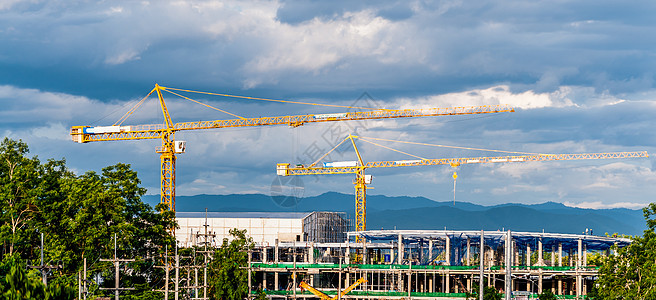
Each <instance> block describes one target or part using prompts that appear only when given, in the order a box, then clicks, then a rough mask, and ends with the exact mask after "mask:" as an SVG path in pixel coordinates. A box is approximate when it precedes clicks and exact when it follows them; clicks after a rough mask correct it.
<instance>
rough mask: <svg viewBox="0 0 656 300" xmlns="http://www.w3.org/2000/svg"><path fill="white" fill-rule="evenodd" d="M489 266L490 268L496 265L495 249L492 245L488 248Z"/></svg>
mask: <svg viewBox="0 0 656 300" xmlns="http://www.w3.org/2000/svg"><path fill="white" fill-rule="evenodd" d="M487 266H488V267H490V268H491V267H492V266H494V249H492V248H491V247H490V249H488V250H487Z"/></svg>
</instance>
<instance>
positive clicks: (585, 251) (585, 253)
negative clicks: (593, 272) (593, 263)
mask: <svg viewBox="0 0 656 300" xmlns="http://www.w3.org/2000/svg"><path fill="white" fill-rule="evenodd" d="M583 266H584V267H587V266H588V245H583Z"/></svg>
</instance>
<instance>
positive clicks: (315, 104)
mask: <svg viewBox="0 0 656 300" xmlns="http://www.w3.org/2000/svg"><path fill="white" fill-rule="evenodd" d="M160 89H161V90H163V91H167V92H169V93H171V94H173V95H176V96H178V97H180V98H183V99H186V100H189V101H192V102H195V103H197V104H200V105H203V106H206V107H209V108H211V109H214V110H218V111H220V112H223V113H226V114H229V115H231V116H234V117H237V118H240V119H244V120H245V118H244V117H241V116H238V115H236V114H233V113H230V112H227V111H224V110H221V109H219V108H216V107H213V106H211V105H208V104H205V103H202V102H199V101H196V100H193V99H191V98H188V97H185V96H183V95H180V94H178V93H174V92H172V91H171V90H174V91H179V92H188V93H196V94H205V95H212V96H221V97H229V98H239V99H247V100H258V101H269V102H279V103H291V104H303V105H314V106H326V107H339V108H353V109H367V110H384V111H392V109H386V108H372V107H360V106H347V105H336V104H321V103H311V102H300V101H289V100H279V99H269V98H259V97H249V96H239V95H231V94H221V93H212V92H202V91H194V90H186V89H178V88H172V87H163V86H160ZM155 90H156V89H152V90H151V91H150V93H148V95H146V96H145V97H143V98H142V99H141V100H140V101H139V102H138V103H137V104H136V105H135V106H133V107H132V108H131V109H130V110H129V111H128V112H126V113H125V114H124V115H123V116H122V117H121V118H119V119H118V121H116V123H114V125H115V126H116V125H118V126H120V125H121V124H123V122H124V121H125V120H127V118H128V117H129V116H130V115H132V113H134V111H135V110H137V108H139V107H140V106H141V104H143V102H144V101H145V100H146V99H147V98H148V97H150V95H152V94H153V92H155Z"/></svg>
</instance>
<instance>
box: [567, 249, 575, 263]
mask: <svg viewBox="0 0 656 300" xmlns="http://www.w3.org/2000/svg"><path fill="white" fill-rule="evenodd" d="M567 263H568V265H569V266H570V267H571V266H573V265H574V264H575V263H576V262H574V249H572V248H569V251H567Z"/></svg>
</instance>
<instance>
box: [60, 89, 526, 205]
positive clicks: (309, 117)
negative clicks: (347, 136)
mask: <svg viewBox="0 0 656 300" xmlns="http://www.w3.org/2000/svg"><path fill="white" fill-rule="evenodd" d="M167 89H170V90H176V91H180V90H179V89H174V88H166V87H162V86H159V85H157V84H156V85H155V88H153V90H152V91H151V92H150V93H149V94H148V95H151V94H153V93H156V94H157V97H158V99H159V103H160V107H161V109H162V113H163V115H164V123H163V124H150V125H130V126H121V125H116V124H115V125H112V126H100V127H92V126H73V127H71V138H72V139H73V141H75V142H78V143H88V142H101V141H123V140H145V139H161V141H162V146H161V148H158V149H157V153H160V161H161V165H160V169H161V172H160V174H161V190H160V194H161V202H162V203H166V204H167V205H168V207H169V209H170V210H173V211H175V173H176V172H175V161H176V157H175V154H178V153H182V152H184V150H183V149H182V148H181V147H180V146H179V144H177V143H176V142H175V133H176V132H178V131H186V130H200V129H217V128H234V127H253V126H270V125H289V126H293V127H297V126H301V125H303V124H305V123H321V122H341V121H357V120H370V119H392V118H414V117H428V116H448V115H472V114H488V113H500V112H513V111H514V109H513V108H512V107H511V106H508V105H485V106H467V107H452V108H427V109H403V110H395V109H375V110H369V111H359V112H345V113H333V114H306V115H294V116H277V117H260V118H242V117H239V118H236V119H227V120H213V121H198V122H181V123H173V122H172V121H171V116H170V115H169V112H168V109H167V108H166V103H165V102H164V98H163V97H162V91H167ZM205 94H211V93H205ZM146 97H148V96H146ZM242 98H247V97H242ZM260 100H262V99H260ZM277 102H285V101H277ZM129 114H131V112H129V113H128V114H126V115H129ZM176 147H177V148H178V149H176Z"/></svg>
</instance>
